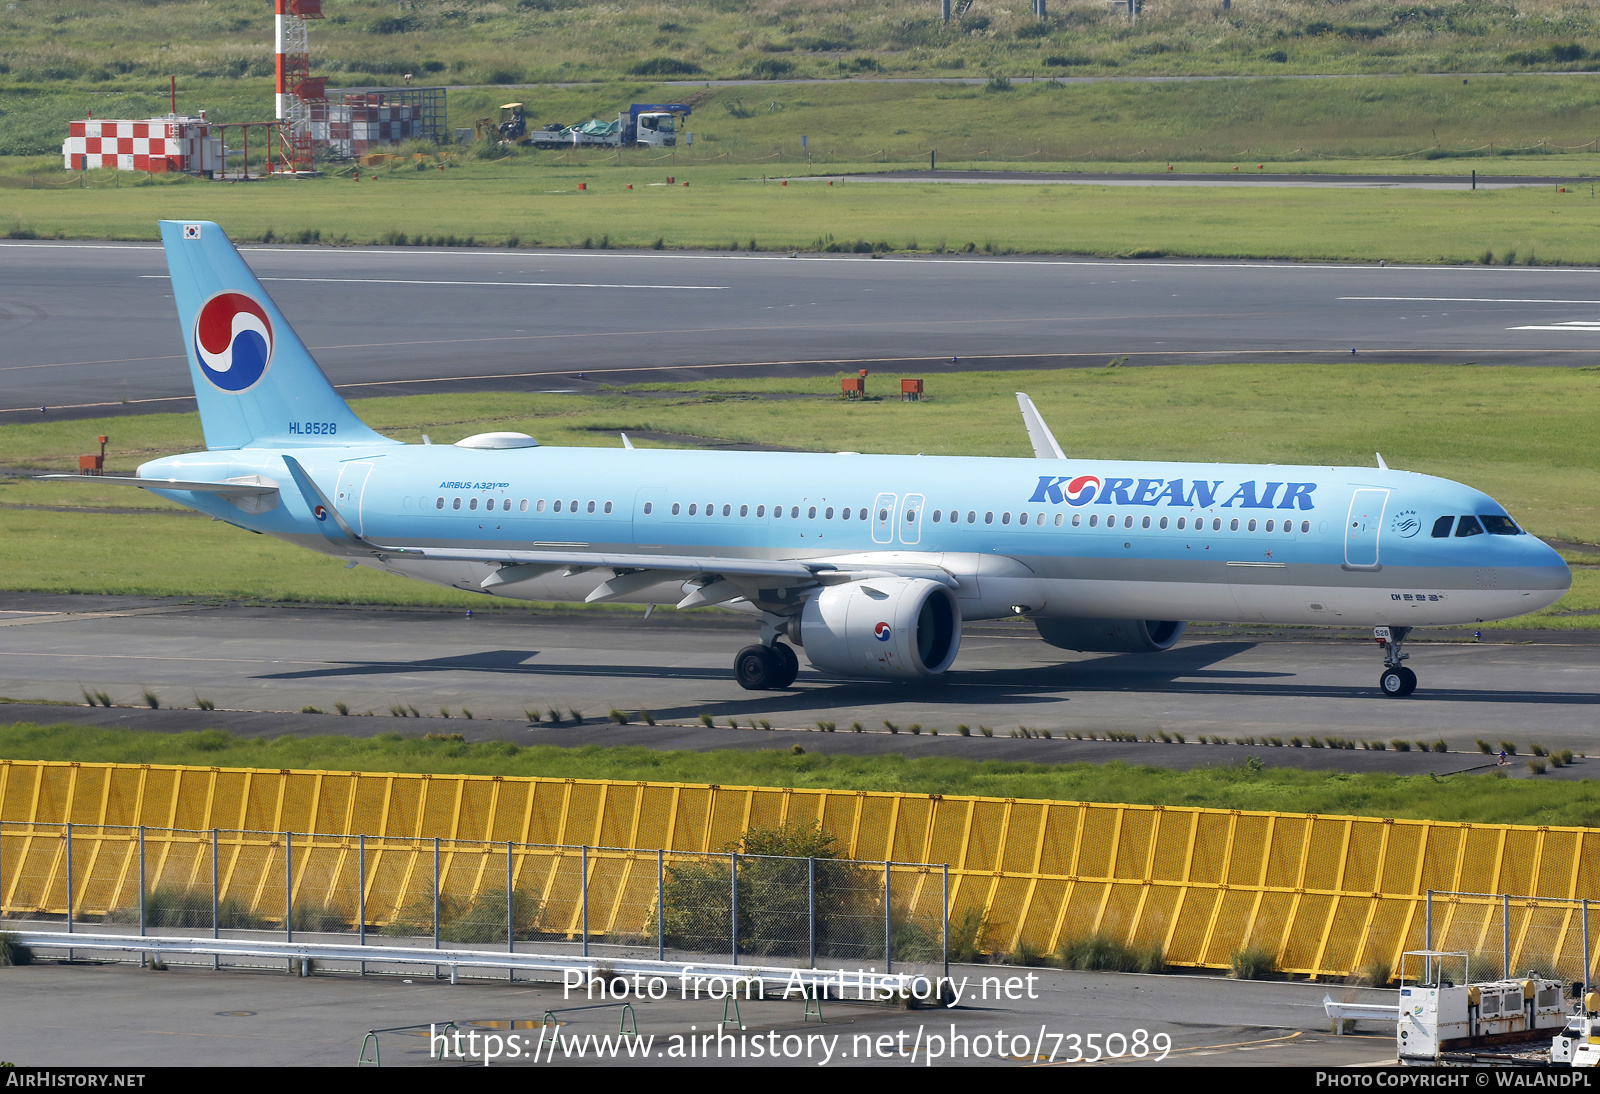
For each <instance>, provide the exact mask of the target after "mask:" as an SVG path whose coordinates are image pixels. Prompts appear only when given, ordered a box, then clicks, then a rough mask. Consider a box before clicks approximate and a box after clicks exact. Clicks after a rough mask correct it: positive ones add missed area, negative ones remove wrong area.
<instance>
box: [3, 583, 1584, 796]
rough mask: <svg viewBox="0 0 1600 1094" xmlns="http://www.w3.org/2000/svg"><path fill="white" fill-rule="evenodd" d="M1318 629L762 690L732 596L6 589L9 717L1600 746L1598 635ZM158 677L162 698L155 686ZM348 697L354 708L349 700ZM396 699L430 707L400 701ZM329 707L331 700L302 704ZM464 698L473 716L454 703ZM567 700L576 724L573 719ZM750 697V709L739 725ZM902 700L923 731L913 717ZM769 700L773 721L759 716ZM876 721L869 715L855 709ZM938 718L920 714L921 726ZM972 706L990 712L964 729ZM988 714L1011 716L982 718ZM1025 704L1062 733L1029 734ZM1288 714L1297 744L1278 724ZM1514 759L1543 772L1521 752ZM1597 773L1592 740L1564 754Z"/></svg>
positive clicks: (995, 637)
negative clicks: (1382, 645)
mask: <svg viewBox="0 0 1600 1094" xmlns="http://www.w3.org/2000/svg"><path fill="white" fill-rule="evenodd" d="M1301 633H1302V635H1303V636H1301V637H1295V636H1294V635H1295V634H1296V632H1294V631H1279V632H1271V631H1268V630H1266V629H1264V628H1258V629H1255V630H1253V631H1252V630H1247V629H1243V628H1237V629H1226V630H1221V629H1219V630H1216V631H1215V632H1214V633H1212V634H1210V635H1206V634H1201V635H1199V636H1197V637H1192V638H1186V639H1185V640H1184V641H1183V642H1181V643H1180V644H1179V646H1178V647H1177V648H1176V649H1174V650H1172V651H1169V652H1168V653H1165V654H1126V655H1087V654H1073V653H1068V652H1066V651H1062V650H1057V649H1054V648H1053V647H1050V646H1047V645H1045V644H1044V643H1043V642H1042V641H1040V640H1039V639H1038V638H1037V636H1036V635H1035V634H1034V632H1033V630H1032V628H1031V627H1029V626H1027V625H1024V624H1012V623H990V624H969V625H968V627H967V628H966V630H965V632H964V638H963V642H962V647H961V654H960V657H959V658H958V660H957V662H956V666H955V668H954V669H953V670H952V671H951V672H950V673H948V674H947V677H946V678H945V679H943V680H941V681H939V682H935V683H929V684H899V683H890V682H866V681H850V680H843V679H838V678H834V677H828V676H825V675H823V674H820V673H817V672H815V671H813V670H811V669H810V668H809V667H808V666H807V667H805V668H804V669H803V671H802V673H801V676H800V679H799V680H798V681H797V683H796V684H795V686H794V687H793V688H792V689H789V690H787V691H782V692H747V691H744V690H742V689H741V688H740V687H739V686H738V684H737V683H736V682H735V681H734V679H733V673H732V667H731V666H732V660H733V655H734V653H735V652H736V651H737V650H738V649H739V648H740V647H741V646H743V645H745V644H747V643H749V642H751V641H754V640H755V631H754V628H753V627H752V626H751V625H750V624H749V623H748V622H746V621H745V620H743V619H742V618H741V617H737V616H732V615H730V614H729V613H713V612H699V613H685V614H682V615H679V614H677V613H673V612H658V613H656V614H655V615H654V616H653V617H652V618H651V619H650V620H648V621H645V620H641V619H640V617H639V616H638V615H637V614H633V613H595V612H589V613H580V612H532V611H528V610H524V609H518V608H507V609H494V608H491V609H490V610H488V611H483V612H477V613H475V614H474V616H473V617H472V618H468V617H467V616H466V614H465V613H464V612H440V611H432V610H412V611H406V610H379V609H373V610H361V609H335V608H304V607H300V608H281V607H246V606H214V605H204V604H185V603H182V602H171V601H146V600H139V599H136V598H118V597H84V598H79V597H71V596H54V595H50V596H46V595H26V594H4V596H3V597H0V696H4V697H5V698H7V699H8V700H10V701H11V703H10V705H5V706H0V717H3V718H5V719H7V720H17V721H44V722H50V721H71V722H79V723H85V724H92V725H104V726H126V727H132V728H148V729H159V730H173V731H177V730H196V729H204V728H210V727H219V728H223V729H226V730H228V731H230V732H234V733H237V734H240V735H243V736H272V735H275V734H278V733H285V732H293V733H340V734H353V735H360V736H368V735H373V734H376V733H382V732H394V731H399V732H403V733H408V734H416V735H420V734H422V733H424V732H430V731H440V730H444V729H446V728H448V730H450V731H453V732H464V733H466V734H467V736H468V738H469V739H470V740H484V739H504V740H511V741H515V742H517V743H519V744H555V745H562V746H577V745H585V744H637V745H643V746H647V747H652V748H664V749H690V750H706V749H717V748H736V749H771V748H780V749H788V748H790V747H791V746H793V745H794V744H800V745H801V746H802V747H804V748H805V749H806V750H807V751H815V752H820V753H824V754H830V753H841V754H881V753H888V752H892V753H897V754H903V755H908V756H935V755H943V756H960V757H964V758H970V759H995V760H1030V761H1034V762H1044V763H1059V762H1068V761H1075V760H1088V761H1093V762H1104V761H1109V760H1124V761H1127V762H1133V763H1153V764H1158V765H1160V766H1165V767H1178V768H1190V767H1197V766H1214V765H1224V764H1239V763H1243V762H1244V760H1245V758H1246V757H1247V756H1257V757H1259V758H1261V759H1262V760H1263V761H1264V762H1267V763H1270V764H1273V765H1281V766H1295V767H1306V768H1330V767H1337V768H1340V769H1345V770H1356V771H1372V770H1386V771H1396V772H1402V773H1409V774H1425V773H1427V772H1429V771H1432V772H1435V773H1437V774H1447V773H1453V772H1459V771H1467V770H1479V769H1483V768H1484V767H1485V765H1487V764H1489V763H1490V762H1491V761H1490V759H1489V758H1488V757H1486V756H1484V755H1483V754H1482V753H1481V752H1479V751H1478V750H1477V748H1476V746H1475V744H1474V742H1475V740H1476V739H1478V738H1483V739H1485V740H1487V741H1489V742H1491V743H1492V744H1495V745H1497V744H1498V742H1499V741H1501V740H1504V739H1512V740H1515V741H1517V742H1518V743H1519V744H1520V745H1521V746H1523V747H1522V751H1523V753H1524V754H1526V752H1527V746H1528V745H1530V744H1532V743H1534V742H1537V743H1540V744H1543V745H1546V746H1548V747H1550V748H1554V749H1560V748H1570V749H1572V750H1573V751H1574V752H1591V751H1596V752H1600V731H1597V729H1596V724H1595V722H1596V714H1597V706H1600V684H1597V682H1596V681H1597V679H1600V677H1597V675H1596V668H1597V667H1600V642H1595V641H1593V640H1592V639H1591V638H1590V636H1587V635H1584V634H1577V635H1571V636H1567V635H1561V634H1556V633H1546V634H1542V635H1528V634H1527V633H1526V632H1501V634H1500V635H1496V634H1494V633H1493V632H1491V633H1490V635H1489V638H1490V639H1491V640H1490V641H1487V642H1483V643H1474V642H1472V641H1471V640H1470V638H1469V637H1467V635H1466V634H1465V633H1463V632H1459V631H1457V632H1435V633H1433V634H1431V635H1429V634H1426V633H1419V635H1417V636H1414V637H1413V639H1412V642H1411V645H1410V647H1409V648H1410V650H1411V652H1412V655H1413V656H1412V660H1411V662H1410V664H1411V666H1412V667H1413V668H1414V669H1415V670H1416V671H1417V673H1418V675H1419V677H1420V679H1421V685H1420V687H1419V688H1418V690H1417V692H1416V694H1415V695H1413V696H1411V697H1410V698H1407V699H1391V698H1385V697H1383V696H1382V695H1380V694H1379V692H1378V689H1377V678H1378V673H1379V669H1380V659H1379V656H1378V653H1377V652H1376V650H1375V649H1374V647H1373V646H1372V643H1371V641H1370V639H1362V638H1360V637H1359V636H1358V635H1346V637H1343V638H1340V637H1334V636H1333V632H1325V633H1321V634H1319V633H1317V632H1301ZM1430 638H1432V639H1433V640H1429V639H1430ZM1497 638H1498V639H1502V640H1496V639H1497ZM1530 639H1532V640H1530ZM802 664H803V665H804V661H803V660H802ZM84 688H88V689H90V690H94V691H105V692H107V693H108V694H109V695H110V696H111V698H112V699H113V701H114V702H116V703H117V704H119V705H118V706H115V707H112V708H109V709H108V708H104V707H100V708H90V707H88V706H85V705H81V704H83V695H82V691H83V689H84ZM147 689H148V690H149V691H151V692H153V693H155V694H156V695H157V696H158V697H160V698H161V700H162V709H159V710H151V709H149V708H147V707H146V706H145V705H144V703H143V700H142V694H143V692H144V691H145V690H147ZM197 699H207V700H209V701H211V702H213V703H215V704H216V706H217V707H218V708H219V709H218V710H216V711H214V712H205V711H200V710H198V709H187V710H183V709H178V710H173V709H168V708H171V707H187V708H194V707H196V705H197V704H196V700H197ZM40 700H43V701H46V702H49V703H71V704H78V705H70V706H67V705H62V706H51V705H44V704H41V703H39V702H37V701H40ZM339 702H343V703H346V704H347V705H348V706H349V707H350V708H351V711H352V714H351V716H349V717H342V716H339V715H337V714H334V713H331V712H332V711H333V710H334V709H335V706H334V705H335V704H336V703H339ZM396 704H400V705H404V706H407V707H415V708H416V710H417V711H418V713H419V714H420V715H422V717H421V718H420V719H415V718H396V717H392V716H390V715H389V710H390V707H391V706H393V705H396ZM305 706H314V707H317V708H319V709H321V710H323V711H328V712H330V713H327V714H302V713H299V712H300V710H301V708H302V707H305ZM440 708H446V709H448V710H449V712H450V714H451V715H452V717H451V720H450V721H449V722H448V723H445V722H444V721H443V719H442V717H441V715H440ZM462 708H466V709H468V710H470V711H471V712H472V713H473V715H474V718H473V720H472V721H470V722H469V721H465V720H464V716H463V710H462ZM551 708H555V709H556V710H557V711H558V712H559V713H560V714H561V717H562V722H561V723H560V724H551V722H550V719H549V714H548V713H547V712H548V711H549V710H550V709H551ZM529 709H536V710H539V711H541V712H545V713H544V714H543V720H542V721H541V722H540V723H538V724H532V723H530V722H529V721H528V719H527V718H526V716H525V713H524V712H525V711H527V710H529ZM612 709H619V710H625V711H629V712H638V711H640V710H642V709H648V710H650V711H651V712H652V714H653V716H654V717H655V718H656V719H657V720H658V721H659V722H661V723H663V724H661V725H658V726H655V727H649V726H645V725H640V724H637V722H638V721H640V718H639V716H638V715H637V713H635V714H634V715H633V719H634V722H635V723H636V724H632V725H629V726H614V725H611V724H609V723H608V722H607V717H606V716H607V712H608V711H610V710H612ZM574 710H576V711H577V712H578V713H579V714H580V715H581V716H582V717H583V722H582V723H581V724H577V723H574V721H573V718H572V716H571V712H572V711H574ZM367 712H371V713H372V714H373V717H365V716H364V715H365V714H366V713H367ZM701 714H708V715H710V716H712V718H713V719H714V721H715V723H716V724H715V727H714V728H710V729H707V728H705V727H703V726H702V725H700V724H699V718H700V715H701ZM730 719H733V720H736V721H737V722H738V723H739V726H740V728H739V729H729V728H726V726H727V723H728V721H729V720H730ZM885 720H888V721H890V722H892V723H894V724H895V726H896V727H897V728H898V729H899V732H898V733H894V734H891V733H889V732H888V731H887V729H886V727H885V725H884V722H885ZM761 721H768V722H770V723H772V726H773V729H772V730H771V731H770V732H769V731H766V730H761V729H753V728H751V726H752V723H759V722H761ZM818 722H832V723H834V724H835V726H836V727H837V731H836V732H833V733H824V732H818V731H817V730H816V726H817V723H818ZM854 722H860V723H861V724H862V727H863V730H864V732H862V733H860V734H856V733H853V732H851V731H850V730H851V725H852V723H854ZM913 724H916V725H918V726H919V727H920V728H921V732H920V733H918V734H916V735H912V733H911V732H910V727H911V726H912V725H913ZM961 724H966V725H968V726H969V727H970V732H971V734H972V736H969V737H962V736H959V735H958V732H957V727H958V726H959V725H961ZM982 726H988V727H990V728H991V729H992V730H993V731H994V733H995V736H993V737H984V736H982V733H981V728H980V727H982ZM1019 726H1026V727H1028V728H1029V729H1030V730H1031V731H1033V732H1034V733H1035V734H1037V736H1034V737H1032V738H1028V739H1023V738H1020V737H1012V736H1010V734H1011V733H1012V732H1013V731H1014V730H1016V729H1017V728H1018V727H1019ZM935 729H936V730H938V735H937V736H935V735H934V734H933V731H934V730H935ZM1045 730H1048V731H1050V733H1051V738H1050V739H1044V738H1043V736H1042V732H1043V731H1045ZM1113 731H1115V732H1118V733H1125V734H1134V735H1136V736H1137V737H1140V738H1142V737H1144V736H1146V735H1151V736H1159V735H1160V734H1161V733H1163V732H1165V733H1167V734H1168V735H1169V736H1170V735H1175V734H1178V733H1182V734H1184V735H1185V737H1186V738H1187V740H1188V743H1187V744H1181V745H1180V744H1178V743H1176V742H1175V741H1174V742H1173V743H1169V744H1162V743H1143V742H1139V741H1135V742H1123V743H1113V742H1109V741H1105V740H1100V741H1093V742H1091V741H1087V740H1077V741H1075V740H1071V739H1068V737H1069V735H1071V734H1074V733H1076V734H1078V735H1080V736H1087V735H1089V734H1091V733H1092V734H1094V735H1096V736H1099V737H1102V738H1103V737H1104V736H1105V734H1107V733H1108V732H1113ZM1202 734H1204V735H1206V736H1211V735H1213V734H1215V735H1220V736H1224V737H1227V738H1229V739H1230V740H1232V739H1234V738H1240V737H1253V738H1255V739H1256V740H1257V744H1255V745H1245V744H1232V743H1230V744H1226V745H1202V744H1198V743H1196V741H1197V739H1198V737H1199V736H1200V735H1202ZM1329 735H1333V736H1338V737H1344V738H1349V739H1353V740H1365V739H1381V740H1384V741H1391V740H1393V739H1396V738H1401V739H1405V740H1408V741H1418V740H1426V741H1429V742H1432V741H1434V740H1436V739H1439V738H1443V739H1444V740H1445V741H1446V742H1447V743H1448V745H1449V746H1450V748H1451V751H1450V752H1448V753H1445V754H1439V753H1433V752H1427V753H1424V752H1421V751H1418V750H1416V749H1415V746H1413V750H1412V751H1409V752H1396V751H1392V750H1386V751H1383V752H1378V751H1363V750H1360V749H1356V750H1336V749H1319V748H1311V747H1309V745H1308V746H1307V747H1300V748H1296V747H1292V745H1291V743H1290V739H1291V738H1293V737H1300V738H1302V739H1305V738H1309V737H1312V736H1316V737H1318V738H1322V737H1326V736H1329ZM1270 737H1277V738H1279V739H1280V740H1281V741H1282V742H1283V743H1282V744H1281V745H1280V746H1273V745H1271V744H1270V743H1269V742H1268V740H1267V739H1268V738H1270ZM1591 762H1592V761H1591ZM1509 773H1510V774H1511V775H1513V776H1515V777H1526V776H1528V772H1527V770H1526V768H1525V767H1524V766H1522V765H1520V764H1518V765H1515V766H1513V767H1512V768H1510V769H1509ZM1588 773H1589V767H1588V764H1587V763H1583V762H1580V763H1578V764H1577V765H1575V766H1574V767H1572V768H1568V769H1563V770H1561V771H1559V772H1556V771H1553V772H1551V773H1550V774H1549V775H1546V776H1543V777H1546V778H1550V777H1571V778H1580V777H1584V776H1585V775H1586V774H1588Z"/></svg>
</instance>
